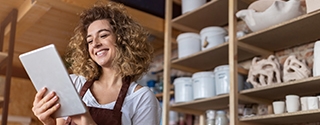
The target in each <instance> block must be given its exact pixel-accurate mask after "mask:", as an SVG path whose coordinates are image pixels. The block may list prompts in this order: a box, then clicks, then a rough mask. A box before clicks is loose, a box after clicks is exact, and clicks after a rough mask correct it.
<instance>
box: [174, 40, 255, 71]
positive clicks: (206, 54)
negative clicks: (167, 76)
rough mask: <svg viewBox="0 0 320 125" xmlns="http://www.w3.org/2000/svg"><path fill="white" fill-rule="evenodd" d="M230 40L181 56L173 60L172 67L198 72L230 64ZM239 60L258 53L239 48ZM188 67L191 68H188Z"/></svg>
mask: <svg viewBox="0 0 320 125" xmlns="http://www.w3.org/2000/svg"><path fill="white" fill-rule="evenodd" d="M228 45H229V43H228V42H225V43H223V44H220V45H218V46H216V47H212V48H210V49H207V50H204V51H200V52H198V53H195V54H192V55H190V56H187V57H183V58H179V59H176V60H173V61H172V68H175V69H178V70H182V71H187V72H192V73H194V72H198V71H206V70H213V69H214V68H215V67H216V66H219V65H226V64H228V53H229V51H228ZM238 54H239V55H238V60H239V62H241V61H245V60H248V59H251V58H253V57H254V56H255V55H256V53H251V52H248V51H247V50H244V49H240V48H239V49H238ZM183 67H187V68H189V69H190V70H187V69H186V68H183Z"/></svg>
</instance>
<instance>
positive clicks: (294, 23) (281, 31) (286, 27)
mask: <svg viewBox="0 0 320 125" xmlns="http://www.w3.org/2000/svg"><path fill="white" fill-rule="evenodd" d="M319 20H320V10H319V11H316V12H313V13H309V14H305V15H302V16H299V17H296V18H294V19H291V20H289V21H286V22H283V23H281V24H278V25H274V26H272V27H269V28H267V29H264V30H261V31H257V32H253V33H250V34H248V35H245V36H243V37H241V38H239V41H241V42H244V43H247V44H249V45H253V46H257V47H260V48H263V49H266V50H270V51H278V50H283V49H286V48H290V47H293V46H297V45H301V44H305V43H309V42H314V41H315V40H317V39H319V38H320V34H319V32H320V28H316V27H320V21H319Z"/></svg>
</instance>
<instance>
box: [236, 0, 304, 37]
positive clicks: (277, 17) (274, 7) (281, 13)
mask: <svg viewBox="0 0 320 125" xmlns="http://www.w3.org/2000/svg"><path fill="white" fill-rule="evenodd" d="M256 2H258V1H256ZM304 13H305V12H304V11H303V9H302V7H301V6H300V0H289V1H279V0H276V1H274V2H273V3H272V4H271V6H270V7H268V8H267V9H266V10H265V11H263V12H257V11H256V10H253V9H246V10H240V11H239V12H237V13H236V16H237V17H238V18H241V19H242V20H244V21H245V23H246V24H247V25H248V27H249V29H250V30H251V31H253V32H255V31H258V30H262V29H265V28H268V27H270V26H273V25H275V24H279V23H281V22H284V21H287V20H290V19H292V18H295V17H297V16H300V15H302V14H304Z"/></svg>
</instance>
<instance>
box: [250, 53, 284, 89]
mask: <svg viewBox="0 0 320 125" xmlns="http://www.w3.org/2000/svg"><path fill="white" fill-rule="evenodd" d="M247 82H249V83H251V84H252V85H253V87H254V88H256V87H260V86H266V85H270V84H274V83H281V72H280V63H279V61H278V60H277V59H276V57H275V56H274V55H270V56H269V57H268V59H262V60H261V59H260V58H258V57H255V58H253V60H252V65H251V67H250V69H249V74H248V79H247Z"/></svg>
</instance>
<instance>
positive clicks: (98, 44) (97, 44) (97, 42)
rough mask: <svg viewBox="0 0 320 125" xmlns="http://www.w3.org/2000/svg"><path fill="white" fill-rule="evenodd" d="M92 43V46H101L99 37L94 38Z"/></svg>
mask: <svg viewBox="0 0 320 125" xmlns="http://www.w3.org/2000/svg"><path fill="white" fill-rule="evenodd" d="M93 43H94V45H93V46H94V47H99V46H101V42H100V41H99V39H95V40H94V41H93Z"/></svg>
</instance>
